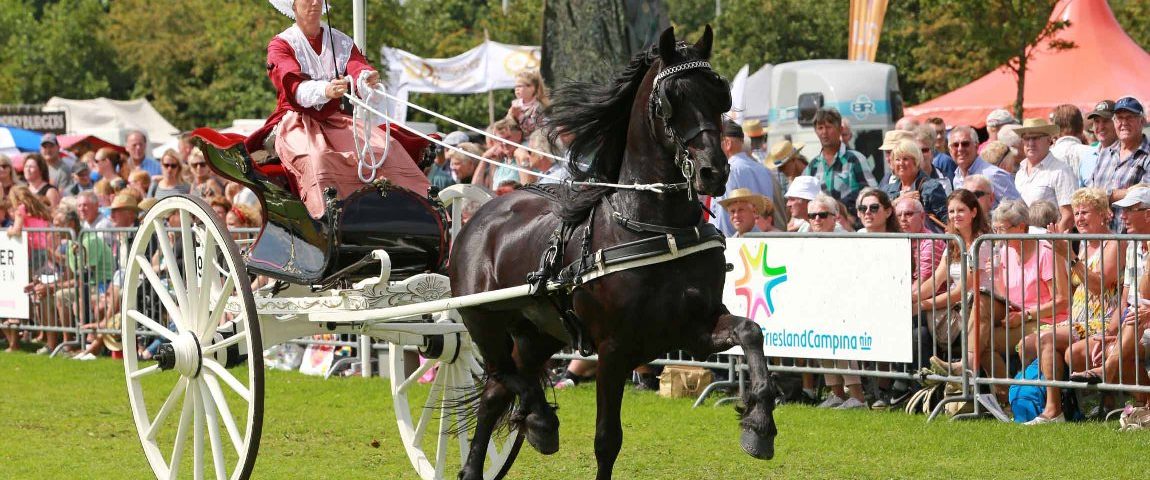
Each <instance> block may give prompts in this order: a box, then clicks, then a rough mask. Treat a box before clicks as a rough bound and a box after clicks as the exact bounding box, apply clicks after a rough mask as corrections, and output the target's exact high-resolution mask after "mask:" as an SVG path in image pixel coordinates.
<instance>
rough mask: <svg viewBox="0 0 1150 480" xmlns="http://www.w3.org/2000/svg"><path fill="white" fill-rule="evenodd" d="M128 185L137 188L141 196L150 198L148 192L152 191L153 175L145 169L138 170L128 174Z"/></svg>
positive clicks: (133, 188)
mask: <svg viewBox="0 0 1150 480" xmlns="http://www.w3.org/2000/svg"><path fill="white" fill-rule="evenodd" d="M161 168H162V167H161ZM128 187H129V188H131V189H132V190H135V191H136V193H137V194H139V195H138V196H139V198H141V199H144V198H148V192H151V191H152V176H151V175H149V174H148V172H145V171H143V170H136V171H134V172H132V173H130V174H129V175H128Z"/></svg>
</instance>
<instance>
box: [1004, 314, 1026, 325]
mask: <svg viewBox="0 0 1150 480" xmlns="http://www.w3.org/2000/svg"><path fill="white" fill-rule="evenodd" d="M1022 315H1023V313H1022V312H1021V311H1018V310H1011V311H1010V312H1007V314H1006V318H1004V319H1003V326H1005V327H1007V328H1013V327H1017V326H1019V325H1022V322H1023V316H1022Z"/></svg>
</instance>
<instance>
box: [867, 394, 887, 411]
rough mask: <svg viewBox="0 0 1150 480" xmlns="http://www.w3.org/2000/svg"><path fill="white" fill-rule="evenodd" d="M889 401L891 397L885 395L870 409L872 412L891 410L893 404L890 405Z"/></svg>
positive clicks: (871, 405) (872, 404)
mask: <svg viewBox="0 0 1150 480" xmlns="http://www.w3.org/2000/svg"><path fill="white" fill-rule="evenodd" d="M889 399H890V395H883V396H882V397H879V399H878V400H875V401H874V403H871V404H870V409H871V410H886V409H888V408H890V406H891V403H890V400H889Z"/></svg>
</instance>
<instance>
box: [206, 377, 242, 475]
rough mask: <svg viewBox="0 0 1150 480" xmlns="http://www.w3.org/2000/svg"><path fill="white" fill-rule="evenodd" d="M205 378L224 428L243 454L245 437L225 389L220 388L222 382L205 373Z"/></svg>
mask: <svg viewBox="0 0 1150 480" xmlns="http://www.w3.org/2000/svg"><path fill="white" fill-rule="evenodd" d="M203 378H204V385H206V386H207V387H208V393H210V394H211V395H212V399H214V403H215V406H216V408H217V409H218V410H219V412H220V417H221V418H223V421H224V429H225V430H227V432H228V436H229V437H231V440H232V446H233V447H235V449H236V453H237V454H239V455H240V456H243V453H244V452H243V446H244V441H243V437H241V436H240V429H239V428H238V427H236V420H235V417H234V416H232V410H231V408H229V407H228V400H227V399H226V398H224V391H223V389H221V388H220V382H219V381H218V380H216V377H213V376H211V375H204V377H203Z"/></svg>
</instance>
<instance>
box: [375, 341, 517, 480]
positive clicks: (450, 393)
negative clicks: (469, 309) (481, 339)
mask: <svg viewBox="0 0 1150 480" xmlns="http://www.w3.org/2000/svg"><path fill="white" fill-rule="evenodd" d="M473 345H474V344H472V343H471V341H470V339H468V338H467V337H466V335H464V334H451V335H442V336H440V335H429V336H427V338H426V344H425V345H424V346H423V347H422V348H420V349H419V355H416V354H415V352H410V351H409V352H405V351H404V346H403V345H400V344H396V343H392V344H391V349H390V352H391V354H390V355H388V356H389V357H391V360H390V372H389V373H390V374H391V379H392V382H391V395H392V401H393V404H394V406H395V417H396V422H397V423H398V424H399V436H400V438H401V439H402V441H403V445H404V448H405V449H406V450H407V457H408V458H409V459H410V460H411V464H412V466H414V467H415V471H416V473H418V474H419V476H420V478H422V479H423V480H440V479H444V478H455V475H456V473H457V472H459V469H460V468H461V467H462V465H463V462H464V461H466V459H467V451H468V450H469V449H470V448H471V436H472V431H473V430H474V425H473V424H472V423H473V422H468V421H467V420H468V419H467V418H465V417H466V416H467V415H466V413H464V412H462V411H461V409H460V405H459V404H460V403H461V402H460V401H461V400H462V399H464V398H467V397H469V396H474V394H475V393H476V392H477V388H478V385H479V384H478V379H479V378H480V377H481V376H482V375H483V367H482V366H481V362H482V360H480V358H479V356H478V354H477V352H475V350H474V346H473ZM417 359H419V360H417ZM420 360H422V361H423V363H422V364H420V363H419V361H420ZM432 369H434V370H435V371H434V380H433V381H431V382H430V389H429V390H428V389H423V388H414V389H413V388H412V387H414V386H415V385H418V384H419V383H420V379H421V378H424V375H425V374H428V372H431V371H432ZM412 370H414V372H413V373H411V374H410V375H405V372H409V371H412ZM425 390H428V391H427V395H426V396H424V395H423V392H424V391H425ZM416 392H419V393H416ZM467 408H474V406H471V407H467ZM522 445H523V435H522V433H521V432H518V431H515V430H511V431H509V432H497V435H495V436H493V437H492V439H491V442H490V443H488V445H487V460H486V462H485V463H484V467H485V468H484V471H483V478H484V479H486V480H494V479H501V478H503V476H504V475H506V474H507V470H508V469H510V468H511V464H512V463H514V462H515V457H516V455H518V454H519V448H520V447H521V446H522Z"/></svg>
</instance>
